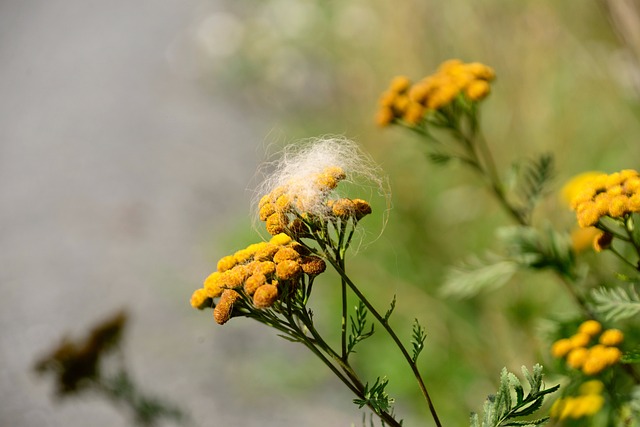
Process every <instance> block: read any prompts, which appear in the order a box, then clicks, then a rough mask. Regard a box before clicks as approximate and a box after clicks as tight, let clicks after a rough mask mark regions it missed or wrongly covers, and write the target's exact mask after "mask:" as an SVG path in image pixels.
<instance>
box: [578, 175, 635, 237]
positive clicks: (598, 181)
mask: <svg viewBox="0 0 640 427" xmlns="http://www.w3.org/2000/svg"><path fill="white" fill-rule="evenodd" d="M572 192H573V197H572V198H571V208H572V209H573V210H574V211H575V212H576V216H577V219H578V224H579V225H580V227H590V226H593V225H596V224H597V223H598V221H599V220H600V218H602V217H605V216H608V217H611V218H618V219H622V218H624V217H625V216H626V215H628V214H630V213H632V212H640V174H639V173H638V172H636V171H635V170H631V169H627V170H623V171H620V172H615V173H612V174H610V175H607V174H598V175H594V176H591V177H590V178H589V179H584V180H583V181H581V182H580V183H579V184H576V188H575V189H574V190H572Z"/></svg>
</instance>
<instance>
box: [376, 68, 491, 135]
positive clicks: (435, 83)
mask: <svg viewBox="0 0 640 427" xmlns="http://www.w3.org/2000/svg"><path fill="white" fill-rule="evenodd" d="M494 78H495V73H494V71H493V69H492V68H491V67H489V66H487V65H484V64H481V63H479V62H472V63H463V62H462V61H460V60H457V59H451V60H449V61H446V62H444V63H442V64H441V65H440V67H439V68H438V71H437V72H436V73H435V74H432V75H430V76H427V77H424V78H423V79H422V80H420V81H418V82H416V83H415V84H412V83H411V81H410V80H409V78H407V77H405V76H397V77H394V78H393V80H392V81H391V84H390V85H389V87H388V89H387V90H386V91H385V92H384V93H383V94H382V96H381V97H380V100H379V104H380V109H379V110H378V115H377V117H376V122H377V123H378V125H380V126H386V125H388V124H390V123H392V122H393V121H394V120H396V119H400V120H403V121H405V122H407V123H408V124H410V125H415V124H418V123H420V121H421V120H422V119H423V117H424V115H425V113H426V112H427V111H429V110H438V109H440V108H443V107H445V106H446V105H449V104H450V103H451V102H453V101H454V100H455V99H456V98H457V97H458V96H459V95H463V96H464V97H466V98H467V99H468V100H469V101H472V102H475V101H480V100H482V99H484V98H485V97H486V96H487V95H489V92H490V91H491V87H490V85H489V82H491V81H492V80H493V79H494Z"/></svg>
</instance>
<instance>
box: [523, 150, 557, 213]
mask: <svg viewBox="0 0 640 427" xmlns="http://www.w3.org/2000/svg"><path fill="white" fill-rule="evenodd" d="M519 169H520V177H519V180H518V181H519V183H518V184H519V185H518V187H517V194H518V195H520V196H521V198H522V204H523V209H522V211H523V213H524V215H525V217H530V216H531V212H532V211H533V209H534V208H535V206H536V204H537V203H538V201H539V200H540V199H541V198H542V197H543V196H544V195H545V192H546V188H547V185H548V184H549V182H550V181H551V180H552V179H553V176H554V171H553V169H554V160H553V155H552V154H551V153H543V154H541V155H540V156H539V157H537V158H535V159H527V160H525V161H524V162H523V163H522V164H521V165H520V167H519Z"/></svg>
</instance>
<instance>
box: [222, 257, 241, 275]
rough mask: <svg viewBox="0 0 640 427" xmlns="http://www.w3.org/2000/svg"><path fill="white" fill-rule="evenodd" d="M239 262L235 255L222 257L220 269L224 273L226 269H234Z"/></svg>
mask: <svg viewBox="0 0 640 427" xmlns="http://www.w3.org/2000/svg"><path fill="white" fill-rule="evenodd" d="M237 263H238V262H237V261H236V259H235V257H234V256H233V255H227V256H225V257H222V258H220V261H218V271H219V272H220V273H224V272H225V271H227V270H230V269H232V268H233V267H234V266H235V265H236V264H237Z"/></svg>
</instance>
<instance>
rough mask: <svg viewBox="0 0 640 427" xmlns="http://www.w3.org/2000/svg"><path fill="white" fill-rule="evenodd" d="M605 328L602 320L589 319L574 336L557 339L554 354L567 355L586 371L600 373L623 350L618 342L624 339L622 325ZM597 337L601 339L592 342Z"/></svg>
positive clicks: (571, 362) (612, 362)
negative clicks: (618, 327) (616, 327)
mask: <svg viewBox="0 0 640 427" xmlns="http://www.w3.org/2000/svg"><path fill="white" fill-rule="evenodd" d="M601 331H602V325H601V324H600V323H599V322H597V321H595V320H587V321H585V322H583V323H582V324H581V325H580V327H579V328H578V332H577V333H575V334H574V335H573V336H571V337H569V338H562V339H560V340H558V341H556V342H554V343H553V345H552V346H551V354H552V355H553V356H554V357H556V358H566V361H567V365H568V366H569V367H571V368H574V369H580V370H582V372H583V373H584V374H585V375H596V374H599V373H600V372H602V371H603V370H604V369H605V368H607V367H609V366H611V365H615V364H616V363H618V362H619V361H620V358H621V357H622V352H621V351H620V349H619V348H618V345H620V344H621V343H622V341H623V340H624V335H623V334H622V332H621V331H620V330H618V329H607V330H605V331H604V332H602V333H601ZM596 338H597V339H598V341H597V343H595V344H593V345H591V346H589V345H590V344H592V341H595V339H596Z"/></svg>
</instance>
